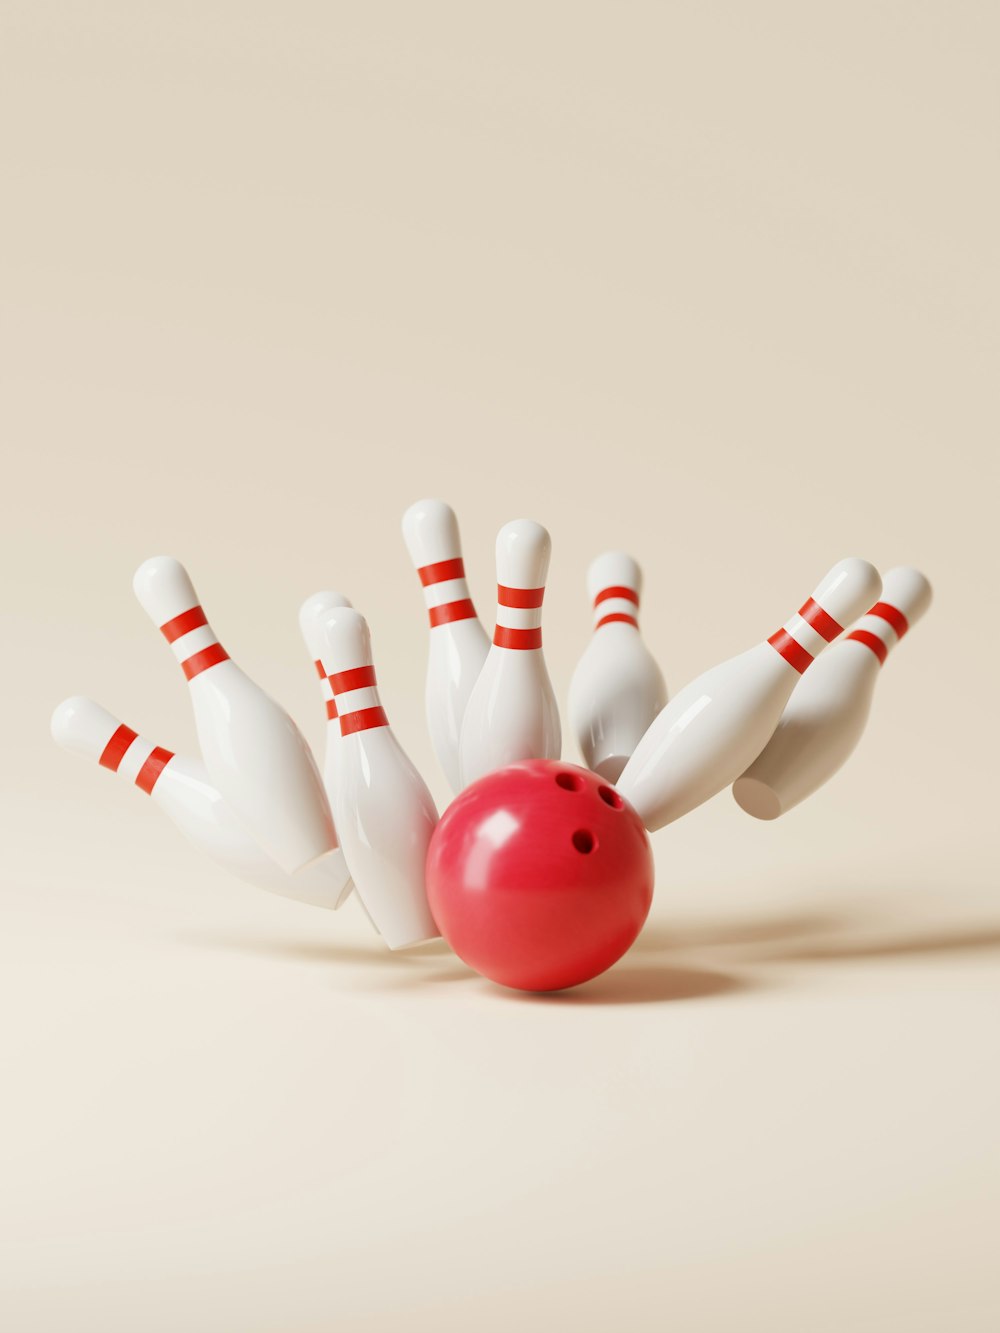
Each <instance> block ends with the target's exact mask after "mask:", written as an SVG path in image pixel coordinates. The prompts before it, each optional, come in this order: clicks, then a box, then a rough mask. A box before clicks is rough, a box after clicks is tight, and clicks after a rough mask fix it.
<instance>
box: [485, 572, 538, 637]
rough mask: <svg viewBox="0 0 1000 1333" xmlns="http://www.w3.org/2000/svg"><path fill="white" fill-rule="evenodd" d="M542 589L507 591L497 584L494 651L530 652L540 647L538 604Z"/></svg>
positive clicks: (511, 589)
mask: <svg viewBox="0 0 1000 1333" xmlns="http://www.w3.org/2000/svg"><path fill="white" fill-rule="evenodd" d="M544 597H545V588H544V587H541V588H509V587H507V585H506V584H504V583H498V584H497V623H496V629H495V630H494V631H493V643H494V644H495V646H496V647H497V648H511V649H514V650H515V651H520V652H530V651H532V650H534V649H536V648H541V646H542V601H543V599H544Z"/></svg>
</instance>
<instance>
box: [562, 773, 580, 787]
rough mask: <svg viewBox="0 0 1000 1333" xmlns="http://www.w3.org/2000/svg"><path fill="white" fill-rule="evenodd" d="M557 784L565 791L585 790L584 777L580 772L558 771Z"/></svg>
mask: <svg viewBox="0 0 1000 1333" xmlns="http://www.w3.org/2000/svg"><path fill="white" fill-rule="evenodd" d="M556 786H557V787H562V789H563V791H583V778H582V777H581V776H580V774H579V773H557V774H556Z"/></svg>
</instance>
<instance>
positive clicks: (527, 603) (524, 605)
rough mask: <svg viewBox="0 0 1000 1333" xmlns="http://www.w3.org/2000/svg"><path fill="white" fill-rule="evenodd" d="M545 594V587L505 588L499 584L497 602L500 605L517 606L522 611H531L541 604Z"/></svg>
mask: <svg viewBox="0 0 1000 1333" xmlns="http://www.w3.org/2000/svg"><path fill="white" fill-rule="evenodd" d="M544 596H545V589H544V588H505V587H504V585H503V584H502V583H498V584H497V602H498V604H499V605H500V606H517V607H520V609H521V610H522V611H531V610H533V609H534V608H535V607H538V606H541V604H542V598H543V597H544Z"/></svg>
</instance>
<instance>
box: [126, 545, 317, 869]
mask: <svg viewBox="0 0 1000 1333" xmlns="http://www.w3.org/2000/svg"><path fill="white" fill-rule="evenodd" d="M133 587H134V589H135V595H136V597H137V598H138V600H139V603H140V605H141V606H142V607H143V609H144V610H145V611H146V613H147V615H149V617H150V619H151V620H152V621H153V623H154V624H155V625H157V626H158V627H159V629H160V632H161V633H162V634H163V636H164V638H165V639H166V640H167V642H168V643H169V644H170V646H171V648H172V650H173V653H174V656H175V657H176V658H177V660H178V662H179V663H180V665H181V668H182V670H183V672H184V675H185V677H186V678H187V681H188V684H189V686H190V689H191V704H192V707H193V709H194V719H195V726H196V728H197V732H198V743H199V745H200V747H201V754H202V758H203V759H204V761H205V767H206V769H207V770H208V776H209V779H210V781H211V783H212V785H213V786H215V787H216V788H217V789H218V791H219V792H220V794H221V795H222V797H223V799H224V800H225V802H226V804H227V805H228V806H229V807H230V808H231V809H232V811H233V812H234V814H235V815H236V816H237V818H238V819H240V820H242V822H243V824H244V826H245V827H246V829H247V831H248V832H251V833H252V835H253V837H254V838H255V839H256V840H257V841H258V842H259V843H260V845H261V846H262V847H263V848H264V850H265V851H266V852H267V853H268V855H269V856H271V857H272V858H273V859H274V860H275V861H276V862H277V863H278V865H280V866H281V868H282V869H283V870H285V871H287V872H288V873H289V874H291V873H293V872H294V871H296V870H299V869H301V868H302V867H303V866H305V865H308V863H309V862H310V861H314V860H315V859H316V858H317V857H319V856H323V855H324V854H325V853H327V852H330V851H333V849H334V848H335V847H336V846H337V838H336V834H335V832H334V827H333V819H332V818H331V815H330V807H329V804H328V802H327V799H326V795H325V793H324V790H323V782H322V779H321V777H320V774H319V770H318V769H317V767H316V763H315V761H314V759H313V757H312V753H311V751H310V750H309V747H308V745H306V742H305V740H304V739H303V737H302V734H301V732H300V731H299V729H298V727H297V726H296V725H295V723H294V722H293V721H292V719H291V718H290V717H289V716H288V714H287V713H286V712H285V710H284V709H283V708H282V707H281V706H280V705H279V704H277V703H275V701H274V700H273V699H272V698H271V697H270V696H269V695H268V694H265V692H264V691H263V690H262V689H261V688H260V686H259V685H257V684H255V683H254V682H253V681H252V680H251V679H250V677H249V676H247V675H246V673H245V672H243V671H241V670H240V668H239V667H238V666H237V665H236V663H235V662H233V661H232V660H231V659H230V657H229V654H228V653H227V652H226V651H225V649H224V648H223V647H222V645H221V644H220V643H219V641H218V639H217V638H216V635H215V633H214V631H213V630H212V627H211V626H210V625H209V623H208V621H207V619H206V618H205V613H204V612H203V611H202V609H201V606H200V605H199V602H198V596H197V594H196V593H195V590H194V587H193V585H192V583H191V579H190V578H189V577H188V573H187V570H186V569H185V568H184V566H183V565H182V564H181V563H180V562H179V561H178V560H175V559H173V557H172V556H154V557H153V558H152V559H151V560H147V561H146V562H145V564H143V565H141V566H140V567H139V569H138V570H137V572H136V575H135V579H134V581H133Z"/></svg>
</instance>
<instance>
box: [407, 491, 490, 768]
mask: <svg viewBox="0 0 1000 1333" xmlns="http://www.w3.org/2000/svg"><path fill="white" fill-rule="evenodd" d="M403 540H404V541H405V543H406V549H407V551H408V552H409V554H410V559H411V560H412V562H413V567H414V569H415V570H416V571H417V575H418V577H419V579H420V583H421V586H422V588H423V591H424V603H425V605H426V607H427V616H428V619H429V621H430V642H429V646H428V655H427V685H426V691H425V704H426V709H427V727H428V730H429V731H430V736H431V743H432V744H433V746H434V753H435V754H436V755H437V757H438V762H439V763H440V765H441V767H442V768H443V769H444V773H445V777H446V778H447V779H448V782H449V784H450V786H451V789H452V791H455V792H457V791H458V790H459V789H460V788H461V785H462V784H461V776H460V768H459V741H460V738H461V731H462V719H463V717H464V716H465V708H466V705H467V704H468V702H469V695H470V694H471V693H472V689H473V686H474V685H475V683H476V681H477V680H478V678H479V673H480V671H482V669H483V663H484V662H485V661H486V657H487V654H488V653H489V650H490V641H489V637H488V635H487V633H486V631H485V630H484V629H483V626H482V624H481V623H480V620H479V617H478V616H477V615H476V609H475V607H474V606H473V604H472V598H471V597H470V596H469V585H468V584H467V583H466V580H465V562H464V560H463V559H462V544H461V540H460V538H459V534H458V519H457V518H456V517H455V511H454V510H453V509H452V508H451V506H450V505H447V504H445V502H444V501H443V500H418V501H417V503H416V504H413V505H410V507H409V509H407V511H406V513H405V514H404V515H403Z"/></svg>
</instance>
